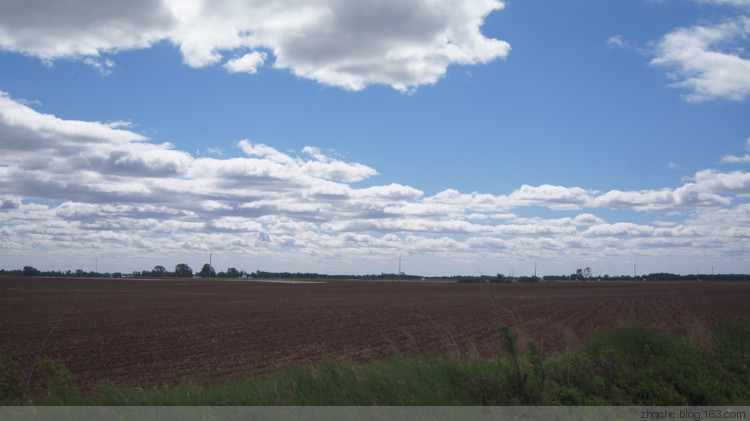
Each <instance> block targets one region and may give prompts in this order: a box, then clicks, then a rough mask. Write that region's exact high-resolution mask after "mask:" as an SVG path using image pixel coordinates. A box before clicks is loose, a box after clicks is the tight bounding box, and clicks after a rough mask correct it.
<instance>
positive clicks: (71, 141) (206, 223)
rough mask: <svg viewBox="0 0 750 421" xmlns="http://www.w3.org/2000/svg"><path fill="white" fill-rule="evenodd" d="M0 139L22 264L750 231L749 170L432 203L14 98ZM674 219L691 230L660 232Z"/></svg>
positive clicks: (288, 160)
mask: <svg viewBox="0 0 750 421" xmlns="http://www.w3.org/2000/svg"><path fill="white" fill-rule="evenodd" d="M0 138H2V139H3V141H2V142H0V191H2V192H3V193H2V195H0V244H2V246H3V249H4V250H13V253H26V254H29V255H30V254H34V255H36V254H40V253H42V254H43V253H44V252H47V253H53V254H56V255H59V254H70V255H74V254H76V253H83V252H84V250H86V251H87V252H89V255H90V252H91V251H92V250H108V253H109V254H111V255H112V256H125V255H141V256H142V255H144V254H146V255H154V253H155V252H156V251H157V250H158V251H159V255H175V256H178V255H179V256H182V255H184V254H185V253H191V252H194V253H204V252H206V251H209V250H213V251H216V252H219V251H220V252H222V253H234V254H236V255H240V256H247V255H253V256H256V257H258V256H262V257H263V258H264V259H278V260H279V261H285V262H301V261H302V260H305V259H307V260H305V261H306V262H307V263H311V262H316V261H319V260H320V259H343V260H346V261H351V260H352V259H362V260H363V261H369V260H371V259H377V258H383V257H387V256H391V257H392V256H393V255H394V254H397V255H402V254H403V255H412V256H416V255H430V256H439V257H440V259H441V261H445V262H449V261H457V262H460V261H462V260H461V259H463V261H464V262H465V261H471V259H474V258H475V256H477V255H482V256H489V257H488V258H492V259H500V258H513V259H523V258H530V257H532V256H533V257H534V258H536V257H538V256H547V257H548V258H555V259H556V258H558V257H560V256H563V257H566V258H570V259H582V258H584V257H586V256H588V258H591V257H593V256H601V255H602V254H606V255H608V256H620V255H622V254H625V253H626V252H627V250H648V251H649V252H653V253H658V251H659V250H662V251H663V250H665V249H666V248H669V249H670V250H672V252H683V251H685V250H689V248H690V247H709V246H710V247H711V250H717V251H716V253H720V252H727V253H729V252H731V253H737V252H742V250H743V249H742V246H741V245H739V244H738V243H737V242H742V241H746V238H748V237H749V236H750V217H748V207H747V204H745V203H742V200H743V198H744V197H745V196H747V195H748V194H750V175H748V173H746V172H743V171H733V172H721V171H717V170H711V169H708V170H703V171H699V172H697V173H696V174H695V175H694V177H693V178H692V179H691V180H689V181H687V182H685V183H684V184H683V185H681V186H678V187H676V188H664V189H658V190H641V191H619V190H610V191H606V192H599V191H595V190H590V189H585V188H583V187H567V186H559V185H549V184H542V185H539V186H531V185H522V186H520V187H519V188H518V189H516V190H514V191H512V192H510V193H508V194H489V193H481V192H471V193H462V192H460V191H458V190H455V189H446V190H443V191H441V192H438V193H436V194H434V195H429V196H425V193H424V192H423V191H421V190H419V189H417V188H415V187H412V186H408V185H404V184H399V183H390V184H383V185H378V184H376V183H375V184H374V185H368V186H366V187H363V186H360V185H358V183H360V182H361V181H364V180H367V179H372V178H374V177H376V176H377V175H378V172H377V171H376V170H375V169H373V168H371V167H369V166H367V165H364V164H361V163H357V162H349V161H346V160H344V159H339V158H333V157H332V156H337V155H336V154H335V152H334V153H323V152H322V151H321V150H320V149H319V148H316V147H313V146H307V147H305V148H303V149H302V150H301V151H299V153H294V152H281V151H279V150H277V149H276V148H274V147H272V146H269V145H266V144H263V143H258V142H251V141H250V140H247V139H244V140H240V141H239V142H238V146H239V149H240V150H241V151H242V152H243V154H244V155H243V156H240V157H227V158H223V157H221V158H214V157H200V156H193V155H191V154H189V153H187V152H184V151H180V150H178V149H176V147H175V146H174V145H172V144H169V143H158V142H153V141H152V140H150V139H147V138H146V137H144V136H143V135H141V134H139V133H136V132H134V131H131V130H130V127H129V125H128V124H124V123H122V122H115V123H100V122H87V121H76V120H64V119H60V118H58V117H56V116H53V115H49V114H44V113H40V112H38V111H36V110H34V109H33V108H31V107H29V106H28V105H26V104H24V103H22V101H17V100H14V99H12V98H11V97H10V96H9V95H7V94H5V93H0ZM734 202H739V203H738V204H737V205H735V206H734V207H732V205H733V203H734ZM584 209H585V210H584ZM601 209H614V210H615V211H614V212H617V211H619V210H623V209H624V210H628V211H630V210H635V211H641V212H644V213H651V214H654V215H655V220H654V221H653V222H651V223H648V222H643V220H648V218H649V216H642V217H640V218H639V221H638V222H635V221H630V220H617V221H607V219H609V218H606V217H604V216H603V215H605V214H606V215H612V212H613V211H611V210H608V211H607V213H605V214H602V213H600V210H601ZM511 210H512V211H513V212H512V213H511V212H510V211H511ZM665 214H668V215H670V219H674V220H677V221H678V222H669V223H664V222H660V219H659V218H663V217H664V216H665ZM620 215H621V214H620ZM625 215H627V213H625ZM685 215H687V217H685ZM682 218H685V219H682ZM719 240H721V241H724V242H723V243H722V242H721V241H719ZM644 253H645V252H644ZM467 259H469V260H467Z"/></svg>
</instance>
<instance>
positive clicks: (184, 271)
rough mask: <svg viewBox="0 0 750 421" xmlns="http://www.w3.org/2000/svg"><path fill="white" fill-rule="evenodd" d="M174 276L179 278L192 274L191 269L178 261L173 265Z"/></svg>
mask: <svg viewBox="0 0 750 421" xmlns="http://www.w3.org/2000/svg"><path fill="white" fill-rule="evenodd" d="M174 276H178V277H181V278H186V277H190V276H193V269H191V268H190V266H188V265H187V264H185V263H178V264H177V266H175V267H174Z"/></svg>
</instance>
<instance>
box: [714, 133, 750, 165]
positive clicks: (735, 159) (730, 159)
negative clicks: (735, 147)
mask: <svg viewBox="0 0 750 421" xmlns="http://www.w3.org/2000/svg"><path fill="white" fill-rule="evenodd" d="M745 149H746V150H748V151H750V139H747V143H746V146H745ZM721 162H727V163H730V164H739V163H743V162H750V154H745V155H744V156H736V155H724V156H723V157H722V158H721Z"/></svg>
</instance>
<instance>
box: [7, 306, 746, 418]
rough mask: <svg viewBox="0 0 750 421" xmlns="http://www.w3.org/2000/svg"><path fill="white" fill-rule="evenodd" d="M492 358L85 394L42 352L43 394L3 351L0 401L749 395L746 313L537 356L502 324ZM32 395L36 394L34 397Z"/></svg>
mask: <svg viewBox="0 0 750 421" xmlns="http://www.w3.org/2000/svg"><path fill="white" fill-rule="evenodd" d="M500 331H501V336H502V340H501V342H502V343H501V345H502V346H503V348H504V350H505V354H506V355H505V357H503V358H499V359H449V358H416V357H411V358H403V357H398V358H392V359H389V360H379V361H372V362H368V363H355V362H350V361H326V362H323V363H321V364H318V365H315V366H304V367H295V368H291V369H288V370H284V371H280V372H277V373H275V374H273V375H270V376H267V377H262V378H247V379H238V380H235V381H232V382H228V383H225V384H195V383H186V384H182V385H179V386H176V387H163V388H153V389H146V390H144V389H141V388H129V387H117V388H115V387H110V386H102V387H100V388H98V389H97V390H96V391H95V392H91V393H87V394H82V393H78V392H76V391H75V389H74V386H72V384H73V383H72V380H71V377H70V372H69V371H67V369H65V368H64V366H60V365H59V364H58V363H56V362H54V361H51V360H48V359H41V360H40V362H39V366H40V370H38V371H39V373H40V375H42V376H46V384H47V388H46V391H45V393H42V394H40V393H36V394H29V392H28V391H27V390H23V386H22V382H23V378H22V376H20V375H19V374H18V372H17V364H15V362H14V361H12V360H10V359H8V358H5V357H2V355H0V403H2V404H31V405H48V404H51V405H59V404H66V405H388V406H400V405H659V406H662V405H664V406H674V405H705V406H712V405H723V404H734V405H737V404H740V405H747V404H748V403H750V381H748V380H750V320H748V319H735V320H732V321H730V322H727V323H725V324H723V325H722V326H720V327H719V328H718V329H716V331H715V332H714V334H713V336H712V337H711V339H710V340H709V341H707V342H706V341H702V342H697V341H695V340H693V339H692V338H690V337H674V336H669V335H666V334H663V333H660V332H659V331H657V330H656V329H655V328H648V327H643V326H628V327H619V328H616V329H613V330H611V331H609V332H605V333H600V334H598V335H595V336H593V337H591V338H589V339H588V340H586V341H584V343H583V345H582V346H581V347H580V348H578V349H571V350H568V351H565V352H563V353H560V354H556V355H554V356H551V357H549V358H547V359H545V360H542V359H541V358H540V356H539V354H538V352H537V351H536V346H535V345H534V343H533V342H530V343H528V344H527V346H526V352H525V353H524V354H523V355H519V354H518V353H517V349H518V347H517V344H516V343H515V341H514V339H513V337H512V336H511V334H510V331H509V330H508V329H507V328H505V327H504V326H501V327H500ZM32 395H33V396H32Z"/></svg>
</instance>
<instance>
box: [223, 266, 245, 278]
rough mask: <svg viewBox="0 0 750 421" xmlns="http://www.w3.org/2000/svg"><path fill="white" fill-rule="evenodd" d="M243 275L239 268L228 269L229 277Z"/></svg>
mask: <svg viewBox="0 0 750 421" xmlns="http://www.w3.org/2000/svg"><path fill="white" fill-rule="evenodd" d="M241 275H242V274H241V273H240V271H238V270H237V268H229V269H227V277H229V278H239V277H240V276H241Z"/></svg>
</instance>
